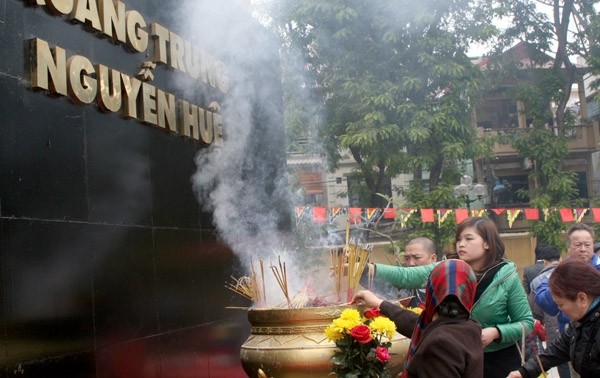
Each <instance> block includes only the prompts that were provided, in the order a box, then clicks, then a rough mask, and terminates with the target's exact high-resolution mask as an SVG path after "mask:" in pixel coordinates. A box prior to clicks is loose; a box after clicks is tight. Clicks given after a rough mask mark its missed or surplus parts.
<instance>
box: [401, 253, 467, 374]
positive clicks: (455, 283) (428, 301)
mask: <svg viewBox="0 0 600 378" xmlns="http://www.w3.org/2000/svg"><path fill="white" fill-rule="evenodd" d="M476 288H477V279H476V278H475V273H473V270H472V269H471V267H470V266H469V264H467V263H466V262H464V261H462V260H454V259H453V260H445V261H442V262H440V263H439V264H438V265H437V266H436V267H435V268H433V270H432V271H431V275H430V276H429V279H428V280H427V286H426V292H425V310H423V312H422V313H421V315H420V316H419V320H417V324H416V326H415V329H414V331H413V333H412V336H411V338H410V345H409V347H408V354H407V356H406V363H405V366H404V371H403V372H402V378H406V377H408V373H407V372H406V368H407V367H408V364H409V363H410V360H411V358H412V357H413V355H414V354H415V351H416V350H417V348H418V346H419V343H420V341H421V335H422V334H423V331H424V330H425V328H426V327H427V326H428V325H429V323H431V321H432V318H433V314H434V313H435V311H436V308H437V306H438V305H439V304H440V303H441V302H442V301H443V300H444V299H445V298H446V297H447V296H449V295H454V296H455V297H457V298H458V300H459V302H460V303H461V304H462V305H463V306H464V307H465V308H466V309H467V311H469V312H471V309H472V308H473V298H474V296H475V291H476Z"/></svg>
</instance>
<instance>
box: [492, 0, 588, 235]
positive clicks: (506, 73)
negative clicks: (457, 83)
mask: <svg viewBox="0 0 600 378" xmlns="http://www.w3.org/2000/svg"><path fill="white" fill-rule="evenodd" d="M596 3H597V1H595V0H567V1H558V0H544V1H529V0H500V1H498V2H497V3H496V5H498V7H497V8H496V11H497V13H496V14H498V15H499V16H501V17H503V18H505V19H509V20H510V26H509V27H507V28H506V29H505V30H503V31H502V32H501V33H499V34H498V43H497V44H496V45H495V51H494V53H493V54H492V57H493V59H492V64H491V67H492V68H493V71H494V74H493V75H491V76H490V77H493V78H494V79H495V80H493V81H492V82H491V83H492V85H496V84H498V83H499V82H501V81H503V82H504V84H505V85H506V83H507V82H510V83H511V84H512V85H514V88H513V90H512V91H511V95H512V96H513V99H514V100H515V101H517V100H519V101H522V102H523V104H524V109H525V110H524V114H525V116H526V118H527V119H528V120H529V124H528V126H529V127H528V128H527V129H525V130H519V131H520V132H519V133H516V134H514V135H513V136H511V137H508V138H507V139H508V141H510V142H511V143H512V145H513V146H514V147H515V148H516V149H517V151H518V152H519V154H520V155H521V157H523V158H528V159H530V160H531V161H532V162H533V169H532V170H531V171H530V174H529V179H530V183H533V184H534V185H533V186H531V187H530V189H529V190H523V191H522V192H521V193H520V194H521V196H522V197H523V198H529V199H530V203H531V205H532V207H537V208H551V207H571V206H578V205H581V203H582V200H581V199H579V198H578V197H579V192H578V190H577V186H576V180H577V175H576V173H574V172H568V171H566V169H565V162H566V159H567V158H568V155H569V150H568V143H569V140H570V137H569V135H570V134H572V133H573V132H575V131H576V128H578V127H582V126H583V127H587V126H588V125H587V124H586V123H587V120H586V119H584V118H581V119H579V120H578V119H576V117H575V115H574V114H573V112H572V110H571V109H570V108H569V101H570V100H571V88H572V86H573V84H575V83H578V84H581V83H583V75H584V74H585V73H586V71H588V69H586V68H580V67H578V66H577V65H576V64H575V56H581V57H584V58H585V59H587V60H588V61H590V62H595V61H596V60H597V59H598V58H597V49H598V46H597V35H598V34H597V32H595V31H594V30H597V29H595V25H598V15H597V11H595V9H594V7H595V5H596ZM515 41H526V42H527V44H528V47H529V55H530V56H531V57H532V65H531V66H524V65H523V64H520V63H519V62H517V61H516V60H515V59H513V56H512V55H511V54H505V50H506V48H507V47H508V46H511V45H512V44H514V43H515ZM542 67H543V68H542ZM599 67H600V66H599ZM580 90H582V88H580ZM549 146H552V148H548V147H549ZM565 228H566V225H565V224H564V223H563V222H560V219H559V218H558V215H556V214H554V215H551V216H550V217H548V219H546V221H545V222H535V223H534V224H533V233H534V235H536V236H537V237H538V239H542V240H545V241H546V242H554V241H556V240H554V239H556V238H557V237H558V235H560V231H562V230H564V229H565ZM557 245H558V244H557Z"/></svg>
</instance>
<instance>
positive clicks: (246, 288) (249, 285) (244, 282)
mask: <svg viewBox="0 0 600 378" xmlns="http://www.w3.org/2000/svg"><path fill="white" fill-rule="evenodd" d="M231 279H232V280H233V281H234V283H228V284H226V285H225V287H226V288H228V289H229V290H232V291H234V292H236V293H237V294H239V295H241V296H242V297H245V298H248V299H250V300H251V301H252V302H257V301H258V299H259V296H260V294H259V293H258V292H257V290H256V282H255V281H254V280H253V279H252V278H251V277H246V276H243V277H240V278H237V279H236V278H234V277H231Z"/></svg>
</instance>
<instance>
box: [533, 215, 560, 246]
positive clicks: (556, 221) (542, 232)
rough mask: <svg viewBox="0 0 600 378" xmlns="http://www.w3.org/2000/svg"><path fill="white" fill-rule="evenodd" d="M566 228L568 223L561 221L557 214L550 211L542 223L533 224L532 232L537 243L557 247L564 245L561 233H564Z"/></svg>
mask: <svg viewBox="0 0 600 378" xmlns="http://www.w3.org/2000/svg"><path fill="white" fill-rule="evenodd" d="M568 226H569V224H568V223H565V222H563V221H562V218H561V217H560V213H559V212H557V211H552V212H550V213H549V214H548V217H547V219H545V220H544V221H543V222H533V224H532V232H533V234H534V235H535V236H536V237H537V240H538V243H546V244H551V245H555V246H557V247H558V246H561V245H563V244H564V237H563V236H562V231H565V230H566V229H567V227H568Z"/></svg>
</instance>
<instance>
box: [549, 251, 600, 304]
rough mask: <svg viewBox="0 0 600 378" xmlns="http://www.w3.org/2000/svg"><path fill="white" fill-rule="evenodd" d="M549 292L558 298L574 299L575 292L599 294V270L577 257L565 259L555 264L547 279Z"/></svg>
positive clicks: (590, 294) (575, 296)
mask: <svg viewBox="0 0 600 378" xmlns="http://www.w3.org/2000/svg"><path fill="white" fill-rule="evenodd" d="M548 286H549V287H550V292H551V293H552V295H555V296H557V297H560V298H565V299H568V300H571V301H574V300H575V299H576V298H577V293H586V294H587V295H588V296H593V297H595V296H598V295H600V272H599V271H597V270H596V269H595V268H593V267H592V266H591V265H590V264H589V263H587V262H585V261H582V260H579V259H567V260H565V261H563V262H561V263H560V264H558V265H557V266H556V268H555V269H554V271H552V274H551V275H550V278H549V279H548Z"/></svg>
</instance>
